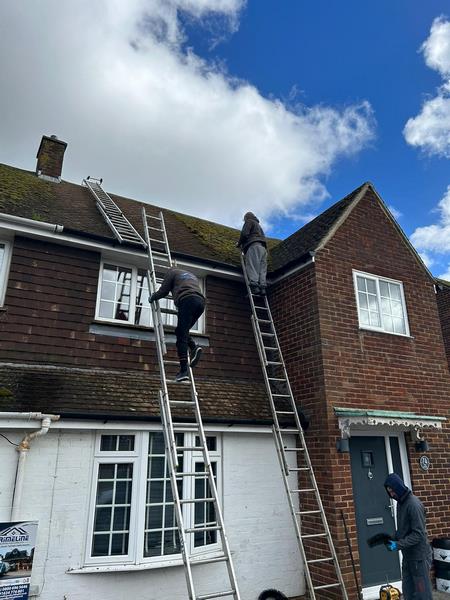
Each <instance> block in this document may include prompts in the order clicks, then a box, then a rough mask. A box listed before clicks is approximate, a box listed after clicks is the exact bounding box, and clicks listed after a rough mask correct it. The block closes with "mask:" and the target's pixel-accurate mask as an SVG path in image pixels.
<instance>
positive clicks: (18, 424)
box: [0, 413, 272, 433]
mask: <svg viewBox="0 0 450 600" xmlns="http://www.w3.org/2000/svg"><path fill="white" fill-rule="evenodd" d="M0 414H1V413H0ZM30 427H36V428H37V429H40V427H41V422H40V421H36V422H30V421H23V420H19V419H4V420H3V419H2V420H1V421H0V429H30ZM175 428H176V424H175ZM204 428H205V431H207V432H218V433H224V432H227V431H228V432H230V431H231V432H233V433H272V428H271V426H270V425H267V426H266V427H264V426H261V425H255V426H251V425H227V424H221V423H218V424H214V423H212V424H209V423H206V424H204ZM161 429H162V425H161V423H157V422H142V421H116V420H114V421H108V420H107V419H106V417H105V419H102V420H87V419H86V420H85V419H64V418H61V419H60V420H59V421H58V422H57V423H54V424H53V425H52V431H55V430H65V431H92V430H96V431H102V430H104V431H161ZM184 429H185V430H186V431H192V429H190V428H188V427H186V428H184Z"/></svg>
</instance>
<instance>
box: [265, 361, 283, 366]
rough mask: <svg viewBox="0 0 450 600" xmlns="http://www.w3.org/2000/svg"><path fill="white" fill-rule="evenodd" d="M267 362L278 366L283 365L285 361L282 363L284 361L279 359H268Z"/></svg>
mask: <svg viewBox="0 0 450 600" xmlns="http://www.w3.org/2000/svg"><path fill="white" fill-rule="evenodd" d="M267 364H268V365H277V366H281V365H282V364H283V363H282V362H279V361H277V360H268V361H267Z"/></svg>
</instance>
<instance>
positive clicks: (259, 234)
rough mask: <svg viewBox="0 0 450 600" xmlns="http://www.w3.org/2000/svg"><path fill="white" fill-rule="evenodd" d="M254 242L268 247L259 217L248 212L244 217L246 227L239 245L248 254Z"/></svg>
mask: <svg viewBox="0 0 450 600" xmlns="http://www.w3.org/2000/svg"><path fill="white" fill-rule="evenodd" d="M254 242H260V243H261V244H264V246H266V236H265V235H264V231H263V230H262V227H261V225H260V224H259V220H258V219H257V217H256V216H255V215H254V214H253V213H252V212H248V213H245V215H244V226H243V227H242V231H241V235H240V237H239V241H238V243H237V245H238V246H239V248H242V250H243V252H247V250H248V247H249V246H250V245H251V244H253V243H254Z"/></svg>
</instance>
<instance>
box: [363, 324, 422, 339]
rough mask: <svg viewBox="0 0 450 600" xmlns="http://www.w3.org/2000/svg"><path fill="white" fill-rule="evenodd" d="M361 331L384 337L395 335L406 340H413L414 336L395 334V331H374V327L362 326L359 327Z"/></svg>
mask: <svg viewBox="0 0 450 600" xmlns="http://www.w3.org/2000/svg"><path fill="white" fill-rule="evenodd" d="M358 329H359V331H370V333H383V334H384V335H394V336H395V337H401V338H406V339H409V340H413V339H414V336H412V335H408V334H407V333H394V332H393V331H384V329H374V328H372V327H363V326H362V325H360V326H359V327H358Z"/></svg>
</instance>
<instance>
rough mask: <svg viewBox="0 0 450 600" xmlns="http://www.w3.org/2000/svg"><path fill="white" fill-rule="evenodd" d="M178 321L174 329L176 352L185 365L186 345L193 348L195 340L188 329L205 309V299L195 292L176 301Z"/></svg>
mask: <svg viewBox="0 0 450 600" xmlns="http://www.w3.org/2000/svg"><path fill="white" fill-rule="evenodd" d="M177 309H178V322H177V326H176V329H175V334H176V336H177V344H176V345H177V352H178V358H179V359H180V363H181V362H182V361H186V362H185V363H184V365H183V366H187V357H188V347H189V348H190V349H191V350H193V349H194V348H195V342H194V340H193V339H192V338H191V336H190V335H189V329H190V328H191V327H192V326H193V325H194V323H195V322H196V321H197V319H198V318H199V317H200V316H201V315H202V314H203V311H204V310H205V299H204V298H202V297H201V296H197V295H195V294H192V295H189V296H185V297H184V298H182V299H181V300H180V301H179V302H178V306H177Z"/></svg>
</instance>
